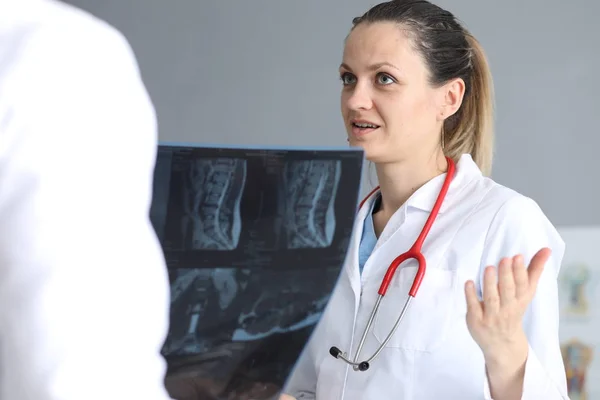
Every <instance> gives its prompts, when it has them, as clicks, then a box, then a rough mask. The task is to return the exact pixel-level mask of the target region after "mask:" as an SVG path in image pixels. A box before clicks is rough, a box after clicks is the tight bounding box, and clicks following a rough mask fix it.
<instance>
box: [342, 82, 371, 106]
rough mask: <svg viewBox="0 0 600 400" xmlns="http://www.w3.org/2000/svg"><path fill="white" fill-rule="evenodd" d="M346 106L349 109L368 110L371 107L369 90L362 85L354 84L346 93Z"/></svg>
mask: <svg viewBox="0 0 600 400" xmlns="http://www.w3.org/2000/svg"><path fill="white" fill-rule="evenodd" d="M346 107H348V108H349V109H350V110H369V109H370V108H371V107H373V99H372V98H371V93H370V90H369V89H368V88H366V87H364V86H359V85H356V86H355V87H354V88H352V89H351V91H349V92H348V94H347V98H346Z"/></svg>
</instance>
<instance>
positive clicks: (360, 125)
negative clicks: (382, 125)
mask: <svg viewBox="0 0 600 400" xmlns="http://www.w3.org/2000/svg"><path fill="white" fill-rule="evenodd" d="M350 124H351V125H352V133H353V134H354V135H358V136H360V135H364V134H367V133H370V132H373V131H374V130H375V129H378V128H379V125H377V124H374V123H372V122H370V121H367V120H364V119H353V120H351V121H350Z"/></svg>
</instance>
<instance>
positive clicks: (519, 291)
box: [512, 255, 529, 299]
mask: <svg viewBox="0 0 600 400" xmlns="http://www.w3.org/2000/svg"><path fill="white" fill-rule="evenodd" d="M512 269H513V275H514V277H515V288H516V290H515V292H516V293H515V295H516V296H517V298H519V299H522V298H524V297H527V296H528V294H529V276H528V275H527V268H525V262H524V261H523V256H521V255H517V256H515V257H513V266H512Z"/></svg>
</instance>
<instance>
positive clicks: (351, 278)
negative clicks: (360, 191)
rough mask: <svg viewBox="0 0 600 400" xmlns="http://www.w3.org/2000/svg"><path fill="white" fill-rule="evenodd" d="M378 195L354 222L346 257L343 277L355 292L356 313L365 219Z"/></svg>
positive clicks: (369, 199)
mask: <svg viewBox="0 0 600 400" xmlns="http://www.w3.org/2000/svg"><path fill="white" fill-rule="evenodd" d="M378 193H379V191H377V193H374V194H372V195H371V196H370V197H369V198H368V199H367V201H365V203H364V204H363V206H362V207H361V209H360V210H359V211H358V213H357V216H356V220H355V222H354V229H353V231H352V237H351V238H350V245H349V246H348V254H347V255H346V261H345V265H344V273H343V275H344V277H345V278H346V279H348V283H349V284H350V287H351V288H352V291H353V292H354V300H355V301H354V308H355V312H357V311H358V304H359V301H360V294H361V280H360V273H359V271H358V250H359V247H360V241H361V238H362V231H363V227H364V223H365V217H366V216H367V213H368V212H369V210H370V209H371V204H372V202H373V201H375V199H376V197H377V194H378Z"/></svg>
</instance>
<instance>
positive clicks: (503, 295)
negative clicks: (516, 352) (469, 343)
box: [465, 248, 551, 359]
mask: <svg viewBox="0 0 600 400" xmlns="http://www.w3.org/2000/svg"><path fill="white" fill-rule="evenodd" d="M550 254H551V251H550V249H548V248H543V249H541V250H540V251H538V252H537V253H536V254H535V256H533V258H532V260H531V263H530V264H529V268H525V264H524V261H523V257H522V256H521V255H517V256H514V257H512V258H503V259H502V260H501V261H500V265H499V266H498V278H496V268H495V267H493V266H488V267H486V269H485V272H484V278H483V301H480V300H479V298H478V297H477V293H476V291H475V285H474V283H473V281H468V282H467V283H466V284H465V295H466V298H467V326H468V328H469V332H470V333H471V336H473V339H475V341H476V342H477V344H478V345H479V347H480V348H481V350H482V351H483V354H484V355H485V356H486V358H488V357H491V358H493V359H496V358H501V357H502V356H503V354H504V353H510V351H511V350H513V349H522V348H523V346H524V347H525V349H524V351H525V356H526V353H527V338H526V337H525V333H524V332H523V329H522V324H521V322H522V320H523V314H524V313H525V311H526V309H527V307H528V305H529V303H530V302H531V300H532V299H533V296H534V295H535V291H536V288H537V284H538V281H539V279H540V276H541V275H542V271H543V270H544V265H545V264H546V261H547V260H548V258H549V257H550Z"/></svg>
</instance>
